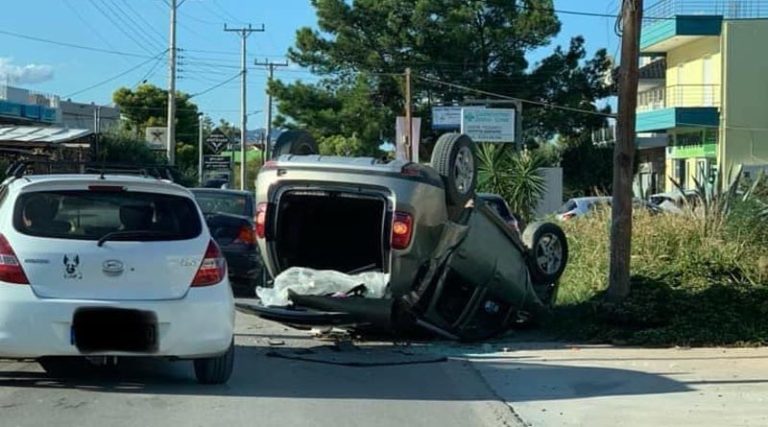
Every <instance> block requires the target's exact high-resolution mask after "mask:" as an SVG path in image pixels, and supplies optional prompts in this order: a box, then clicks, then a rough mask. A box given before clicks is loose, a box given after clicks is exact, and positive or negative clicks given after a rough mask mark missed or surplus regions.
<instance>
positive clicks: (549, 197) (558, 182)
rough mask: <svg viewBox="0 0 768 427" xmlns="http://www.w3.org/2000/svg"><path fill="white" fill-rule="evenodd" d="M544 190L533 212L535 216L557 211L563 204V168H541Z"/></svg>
mask: <svg viewBox="0 0 768 427" xmlns="http://www.w3.org/2000/svg"><path fill="white" fill-rule="evenodd" d="M541 172H542V176H544V181H545V183H546V188H547V189H546V190H545V191H544V194H543V196H542V198H541V200H540V201H539V204H538V206H536V210H535V211H534V213H535V214H536V216H537V217H539V216H544V215H549V214H551V213H554V212H555V211H557V210H558V209H559V208H560V206H562V204H563V168H542V169H541Z"/></svg>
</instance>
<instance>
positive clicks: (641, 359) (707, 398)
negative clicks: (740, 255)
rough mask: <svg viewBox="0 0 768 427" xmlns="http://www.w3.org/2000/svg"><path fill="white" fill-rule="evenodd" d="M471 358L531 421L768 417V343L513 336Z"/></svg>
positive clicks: (753, 422)
mask: <svg viewBox="0 0 768 427" xmlns="http://www.w3.org/2000/svg"><path fill="white" fill-rule="evenodd" d="M470 359H471V360H472V362H473V365H474V366H475V368H476V369H477V370H478V372H479V373H480V374H481V376H482V377H483V378H484V379H485V381H486V382H487V383H488V385H489V386H490V387H491V389H492V390H493V391H494V392H495V393H496V394H497V395H498V396H499V398H500V399H502V400H503V401H506V402H507V404H508V405H510V406H511V407H512V409H513V410H514V412H515V413H516V414H517V415H518V416H519V417H520V418H521V419H522V420H523V421H524V422H525V423H526V425H532V426H583V425H589V426H618V425H620V426H697V427H700V426H766V425H768V348H759V349H724V348H711V349H628V348H613V347H569V346H564V345H560V344H554V345H542V344H532V345H518V344H513V345H511V346H510V348H509V349H507V351H506V352H503V353H490V354H483V355H473V356H470Z"/></svg>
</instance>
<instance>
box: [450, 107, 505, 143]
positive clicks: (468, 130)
mask: <svg viewBox="0 0 768 427" xmlns="http://www.w3.org/2000/svg"><path fill="white" fill-rule="evenodd" d="M461 133H463V134H466V135H468V136H469V137H470V138H472V139H473V140H475V141H477V142H515V110H514V109H511V108H467V107H465V108H463V109H462V110H461Z"/></svg>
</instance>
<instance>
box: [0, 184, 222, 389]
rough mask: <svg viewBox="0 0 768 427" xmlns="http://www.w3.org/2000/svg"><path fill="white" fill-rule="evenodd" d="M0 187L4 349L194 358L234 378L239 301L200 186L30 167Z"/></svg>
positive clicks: (212, 373) (56, 368)
mask: <svg viewBox="0 0 768 427" xmlns="http://www.w3.org/2000/svg"><path fill="white" fill-rule="evenodd" d="M22 173H23V172H19V171H17V172H16V176H15V177H11V178H8V179H7V180H6V181H5V182H3V183H2V185H0V357H2V358H36V359H38V361H39V362H40V364H41V365H42V366H43V368H44V369H45V370H46V371H48V372H49V373H51V374H53V375H58V374H61V373H66V372H67V369H70V368H71V366H72V364H73V363H82V362H83V361H84V360H85V358H86V357H88V359H90V360H116V359H113V357H118V358H119V357H120V356H134V357H135V356H151V357H163V358H169V359H191V360H194V367H195V373H196V375H197V378H198V381H199V382H201V383H207V384H218V383H224V382H226V381H227V380H228V379H229V377H230V375H231V372H232V367H233V360H234V347H233V329H234V317H235V314H234V313H235V311H234V301H233V297H232V291H231V288H230V285H229V282H228V279H227V271H226V262H225V260H224V258H223V257H222V254H221V251H220V250H219V248H218V246H217V245H216V243H215V242H214V241H213V240H212V239H211V236H210V234H209V232H208V229H207V227H206V225H205V221H204V219H203V216H202V213H201V212H200V210H199V208H198V207H197V204H196V203H195V201H194V198H193V196H192V194H191V193H190V192H189V191H187V190H186V189H184V188H182V187H180V186H178V185H175V184H173V183H170V182H167V181H163V180H159V179H155V178H148V177H138V176H119V175H104V174H102V175H38V176H35V175H25V176H22Z"/></svg>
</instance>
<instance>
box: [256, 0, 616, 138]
mask: <svg viewBox="0 0 768 427" xmlns="http://www.w3.org/2000/svg"><path fill="white" fill-rule="evenodd" d="M312 5H313V6H314V7H315V9H316V12H317V17H318V25H317V26H318V29H317V30H315V29H311V28H302V29H300V30H299V31H298V32H297V37H296V45H295V47H294V48H292V49H290V51H289V57H290V59H291V60H292V61H294V62H296V63H298V64H299V65H301V66H304V67H307V68H309V69H310V70H312V71H313V72H315V73H317V74H319V75H321V76H323V78H322V79H321V80H320V81H319V82H317V83H314V84H308V83H301V82H299V83H293V84H283V83H280V82H275V83H274V84H273V85H272V87H271V88H270V90H271V91H272V93H273V94H274V95H275V97H276V98H277V100H278V109H279V112H280V114H281V116H280V117H279V118H278V120H279V123H281V124H282V123H286V124H292V125H294V126H303V127H308V128H309V130H311V131H313V132H315V133H316V136H317V137H326V136H331V135H334V134H343V135H345V136H349V135H351V134H352V131H354V132H356V133H357V135H358V137H359V138H360V139H361V140H362V141H363V143H364V144H366V145H367V146H371V145H376V144H375V143H374V142H373V140H376V142H380V139H381V137H383V138H384V139H388V140H392V137H393V134H394V119H395V117H396V116H397V115H399V114H401V113H402V111H403V81H402V76H401V75H398V74H401V73H402V72H403V70H404V69H405V68H406V67H411V68H412V69H413V73H414V76H415V77H416V80H415V82H414V87H413V92H414V101H415V110H416V112H417V115H420V116H422V117H423V118H424V120H425V122H424V125H423V126H422V129H424V131H423V132H422V133H423V134H426V137H427V139H429V137H431V136H433V135H429V132H428V129H429V128H430V126H429V114H428V113H429V109H430V107H431V106H432V105H433V104H436V103H451V102H462V101H464V100H465V99H466V98H468V97H471V98H476V97H478V94H476V93H471V92H468V91H466V90H463V89H460V88H457V87H455V86H447V85H445V84H436V83H434V81H435V80H438V81H440V82H448V83H451V84H458V85H464V86H469V87H472V88H477V89H482V90H485V91H490V92H493V93H498V94H502V95H507V96H514V97H519V98H525V99H530V100H533V101H536V102H538V103H545V104H555V103H556V104H559V105H566V106H570V107H572V108H578V109H586V110H589V111H597V110H596V107H595V106H594V105H593V101H594V100H595V99H596V98H599V97H602V96H605V95H606V94H607V91H606V87H605V83H604V81H603V78H602V77H603V76H604V75H605V73H606V72H607V71H608V69H609V63H608V61H607V57H606V55H605V51H604V50H601V51H599V52H598V53H597V54H596V55H595V57H594V58H593V59H590V60H586V53H585V50H584V40H583V39H582V38H580V37H578V38H575V39H574V40H572V42H571V44H570V46H569V48H568V50H563V49H561V48H557V49H556V50H555V52H554V53H553V54H552V55H551V56H549V57H548V58H545V59H544V60H543V61H542V62H541V64H539V65H534V66H533V67H531V68H532V71H529V70H528V69H529V65H530V64H529V63H528V61H527V60H526V58H525V55H526V54H527V53H529V52H531V51H533V50H535V49H538V48H541V47H543V46H546V45H547V44H548V43H549V42H550V41H551V39H552V37H553V36H555V35H556V34H557V33H558V32H559V30H560V22H559V21H558V19H557V17H556V16H555V14H554V12H553V10H552V6H553V4H552V1H551V0H524V1H508V0H357V1H355V2H347V1H345V0H313V1H312ZM349 103H352V104H355V105H357V106H359V107H364V109H363V110H362V111H359V113H358V115H357V116H354V115H353V117H357V118H358V120H357V121H353V122H350V115H349V114H343V113H344V111H343V109H344V108H345V106H346V105H347V104H349ZM525 117H526V119H525V121H524V125H525V127H526V129H527V131H526V134H527V135H529V137H530V138H533V139H544V138H548V137H551V136H552V135H554V134H555V133H559V132H566V133H567V132H571V133H575V132H579V131H580V130H581V129H587V128H594V127H598V126H601V125H602V118H601V116H599V115H589V114H583V113H574V112H573V111H571V112H567V113H564V112H562V111H559V110H552V109H549V108H544V107H541V106H540V105H537V104H530V105H527V106H526V109H525ZM528 117H530V119H528ZM361 119H362V120H361ZM363 126H364V127H365V128H361V127H363ZM350 128H352V129H350Z"/></svg>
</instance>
